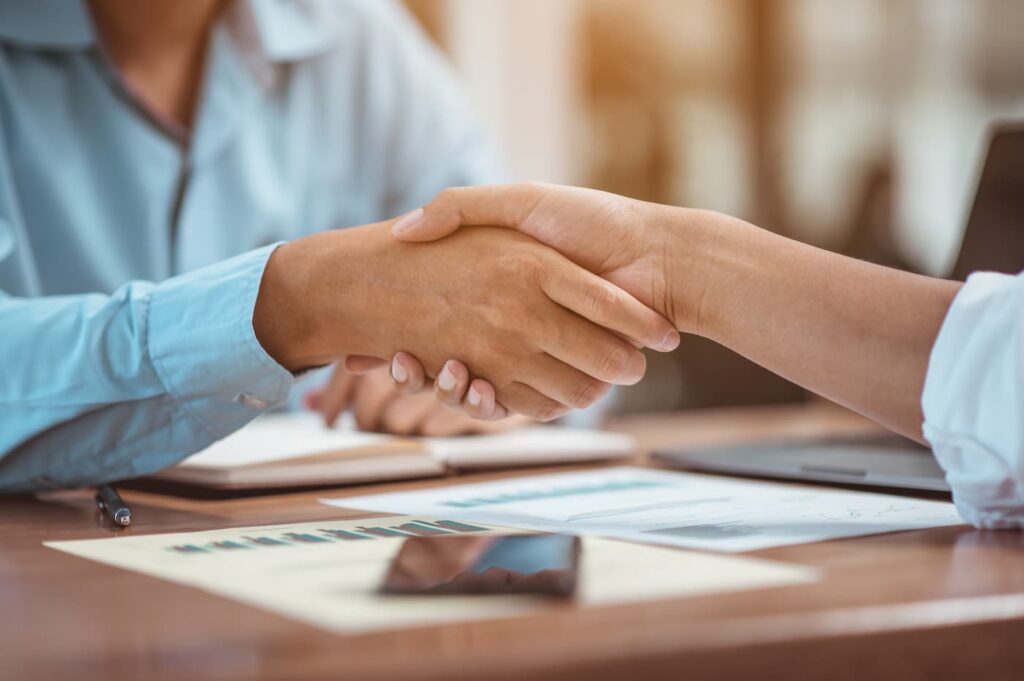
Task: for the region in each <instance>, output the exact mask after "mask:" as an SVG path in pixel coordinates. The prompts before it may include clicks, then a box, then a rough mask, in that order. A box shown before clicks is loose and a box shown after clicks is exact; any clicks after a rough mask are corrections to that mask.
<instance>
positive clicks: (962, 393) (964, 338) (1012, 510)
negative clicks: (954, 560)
mask: <svg viewBox="0 0 1024 681" xmlns="http://www.w3.org/2000/svg"><path fill="white" fill-rule="evenodd" d="M1022 325H1024V273H1021V274H1019V275H1017V276H1010V275H1005V274H993V273H987V272H986V273H979V274H974V275H972V276H971V277H970V278H969V279H968V280H967V283H966V284H965V285H964V286H963V288H962V289H961V290H960V292H959V293H958V294H957V296H956V298H955V299H954V300H953V304H952V306H951V307H950V309H949V312H948V313H947V315H946V319H945V321H944V322H943V324H942V329H941V330H940V332H939V336H938V338H937V339H936V341H935V346H934V348H933V349H932V352H931V357H930V359H929V362H928V374H927V377H926V379H925V386H924V393H923V395H922V398H921V399H922V408H923V411H924V436H925V438H926V439H927V440H928V442H929V443H930V444H931V446H932V449H933V451H934V452H935V456H936V458H937V459H938V461H939V464H940V465H941V466H942V467H943V469H944V470H945V471H946V479H947V480H948V481H949V484H950V487H951V488H952V490H953V501H954V502H955V503H956V505H957V508H958V509H959V511H960V513H961V515H963V517H964V518H965V519H966V520H967V521H968V522H970V523H972V524H973V525H975V526H977V527H986V528H1021V527H1024V419H1022V418H1021V416H1022V414H1024V346H1022V334H1021V331H1022Z"/></svg>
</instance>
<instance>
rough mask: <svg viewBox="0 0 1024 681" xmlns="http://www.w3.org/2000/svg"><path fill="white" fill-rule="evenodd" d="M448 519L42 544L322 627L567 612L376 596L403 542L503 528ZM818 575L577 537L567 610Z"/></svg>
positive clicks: (532, 601)
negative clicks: (579, 546) (574, 588)
mask: <svg viewBox="0 0 1024 681" xmlns="http://www.w3.org/2000/svg"><path fill="white" fill-rule="evenodd" d="M448 518H450V516H438V517H437V518H430V519H427V518H410V517H396V516H391V517H383V518H372V519H362V520H333V521H318V522H315V523H300V524H291V525H271V526H264V527H241V528H231V529H223V530H209V531H205V532H179V533H175V534H154V535H141V536H140V535H135V536H125V537H115V538H106V539H86V540H80V541H59V542H47V543H46V545H47V546H49V547H51V548H54V549H57V550H59V551H63V552H65V553H70V554H73V555H75V556H79V557H81V558H87V559H89V560H93V561H97V562H100V563H105V564H108V565H111V566H113V567H116V568H121V569H124V570H132V571H135V572H140V573H143V574H147V575H151V576H154V577H158V578H161V579H166V580H170V581H173V582H177V583H179V584H184V585H186V586H192V587H195V588H198V589H202V590H204V591H207V592H209V593H213V594H217V595H220V596H224V597H227V598H233V599H235V600H238V601H241V602H244V603H248V604H249V605H252V606H255V607H259V608H264V609H266V610H270V611H272V612H275V613H278V614H281V615H284V616H287V617H292V618H294V619H297V620H300V621H303V622H307V623H309V624H312V625H315V626H319V627H322V628H325V629H328V630H331V631H340V632H353V631H368V630H375V629H393V628H401V627H410V626H422V625H428V624H435V623H440V622H449V621H456V620H470V619H491V618H496V617H511V616H521V615H529V614H533V613H537V612H542V611H544V610H545V609H547V608H564V607H565V604H564V603H552V602H550V601H548V600H545V599H541V598H537V597H530V596H505V595H499V596H493V595H487V596H454V595H445V596H416V595H413V596H399V595H386V596H385V595H381V594H380V593H379V588H380V585H381V583H382V582H383V580H384V575H385V573H386V571H387V568H388V565H389V563H390V561H391V559H392V557H393V556H394V555H395V553H396V552H397V551H398V549H399V547H401V545H402V542H403V541H404V540H405V539H406V538H408V537H422V536H437V537H441V538H442V540H443V539H444V538H445V537H448V536H466V535H467V534H469V535H474V536H480V537H481V538H486V535H490V534H494V533H496V532H508V531H509V530H507V529H503V528H495V527H492V526H483V525H480V524H477V523H469V522H466V521H459V520H451V519H448ZM69 560H73V559H71V558H69ZM112 569H113V568H112ZM816 578H817V573H816V572H815V571H814V570H812V569H808V568H803V567H797V566H790V565H780V564H778V563H771V562H768V561H763V560H754V559H750V558H738V557H733V556H716V555H708V554H700V553H693V552H688V551H678V550H672V549H665V548H660V547H655V546H638V545H636V544H628V543H625V542H619V541H612V540H608V539H600V538H596V537H588V538H585V539H584V541H583V552H582V563H581V572H580V589H579V593H578V594H577V598H576V607H593V606H600V605H606V604H614V603H625V602H631V601H644V600H656V599H657V600H660V599H665V598H672V597H680V596H689V595H695V594H708V593H716V592H722V591H736V590H740V589H755V588H766V587H777V586H787V585H793V584H800V583H803V582H809V581H813V580H815V579H816ZM154 616H157V614H154Z"/></svg>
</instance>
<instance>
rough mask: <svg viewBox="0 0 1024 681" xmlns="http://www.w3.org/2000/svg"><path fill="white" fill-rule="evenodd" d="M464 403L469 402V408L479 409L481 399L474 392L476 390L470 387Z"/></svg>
mask: <svg viewBox="0 0 1024 681" xmlns="http://www.w3.org/2000/svg"><path fill="white" fill-rule="evenodd" d="M466 401H467V402H469V406H471V407H479V406H480V403H481V402H482V401H483V397H482V396H481V395H480V393H478V392H477V391H476V388H474V387H472V386H470V388H469V392H468V393H466Z"/></svg>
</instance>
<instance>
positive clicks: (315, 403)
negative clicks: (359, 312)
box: [303, 364, 530, 437]
mask: <svg viewBox="0 0 1024 681" xmlns="http://www.w3.org/2000/svg"><path fill="white" fill-rule="evenodd" d="M459 367H460V368H461V369H462V370H463V371H465V368H464V367H462V366H461V364H460V365H459ZM393 378H394V377H393V376H389V375H388V369H387V368H386V367H384V368H380V369H375V370H373V371H370V372H368V373H365V374H362V375H357V374H353V373H350V372H349V371H346V370H345V368H344V367H343V366H341V365H338V366H337V367H335V369H334V373H333V374H332V375H331V378H330V380H329V381H328V382H327V383H326V384H325V385H324V386H323V387H320V388H315V389H313V390H310V391H309V392H308V393H306V395H305V396H304V399H303V402H304V404H305V406H306V408H307V409H310V410H312V411H316V412H319V413H320V414H321V415H322V416H323V417H324V422H325V423H326V424H327V425H328V426H329V427H333V426H334V425H335V423H336V422H337V420H338V417H340V416H341V414H343V413H344V412H345V411H346V410H348V409H351V410H352V412H353V414H354V416H355V420H356V424H357V425H358V426H359V429H360V430H367V431H376V432H382V433H391V434H394V435H425V436H429V437H450V436H455V435H469V434H481V433H496V432H502V431H505V430H510V429H512V428H517V427H519V426H522V425H525V424H526V423H529V422H530V419H527V418H525V417H522V416H511V417H509V418H503V419H500V420H495V421H480V420H477V419H475V418H473V417H472V416H470V415H469V414H465V413H462V412H460V411H456V410H453V409H449V408H447V407H445V406H444V404H442V403H441V402H440V401H438V399H437V398H435V396H434V395H431V394H430V393H419V394H411V395H406V394H402V393H401V392H400V391H399V390H398V389H397V388H396V387H395V385H394V383H393V382H392V381H393ZM466 378H468V372H466ZM464 382H465V383H468V381H466V380H465V379H462V378H459V377H456V383H457V384H462V383H464Z"/></svg>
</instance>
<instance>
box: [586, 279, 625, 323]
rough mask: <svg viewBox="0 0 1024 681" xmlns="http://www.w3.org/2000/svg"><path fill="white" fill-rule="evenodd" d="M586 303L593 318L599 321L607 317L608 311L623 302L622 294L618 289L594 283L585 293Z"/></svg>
mask: <svg viewBox="0 0 1024 681" xmlns="http://www.w3.org/2000/svg"><path fill="white" fill-rule="evenodd" d="M583 302H584V305H585V306H586V309H587V310H588V311H589V313H590V314H591V315H593V317H592V319H594V320H595V321H599V320H600V319H603V318H605V317H607V311H608V310H609V309H612V308H614V307H615V306H617V305H619V304H621V302H622V301H621V296H619V293H618V291H616V290H615V289H613V288H611V287H609V286H601V285H599V284H593V285H591V286H588V287H587V290H586V293H585V294H584V301H583Z"/></svg>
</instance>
